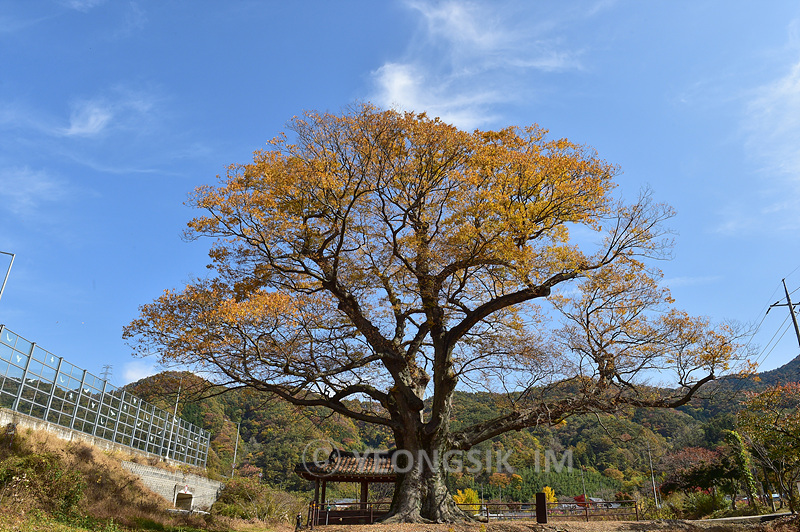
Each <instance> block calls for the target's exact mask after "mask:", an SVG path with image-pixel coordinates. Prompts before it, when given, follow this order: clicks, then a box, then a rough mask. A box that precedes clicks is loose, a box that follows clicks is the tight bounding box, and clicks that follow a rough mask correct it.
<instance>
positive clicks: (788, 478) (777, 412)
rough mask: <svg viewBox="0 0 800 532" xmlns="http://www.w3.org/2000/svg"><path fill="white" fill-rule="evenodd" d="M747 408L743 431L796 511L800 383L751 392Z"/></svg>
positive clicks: (743, 414) (799, 470) (741, 416)
mask: <svg viewBox="0 0 800 532" xmlns="http://www.w3.org/2000/svg"><path fill="white" fill-rule="evenodd" d="M743 406H744V410H742V411H741V412H739V416H738V424H739V429H740V431H741V432H742V433H743V435H744V437H745V439H746V440H747V442H748V443H749V444H750V446H751V448H752V449H753V457H754V458H755V459H756V461H757V462H758V463H759V464H760V465H761V466H762V468H763V469H764V471H767V472H770V473H771V474H772V476H773V479H774V480H775V481H776V484H777V485H778V486H779V487H780V489H781V492H782V494H784V495H787V496H789V506H790V508H791V510H792V512H794V511H795V509H796V508H797V501H796V498H795V496H794V495H793V492H794V484H795V483H796V482H797V480H798V479H800V383H797V382H791V383H787V384H778V385H774V386H770V387H769V388H767V389H766V390H764V391H762V392H760V393H750V394H748V397H747V399H745V401H744V402H743ZM767 480H769V479H767Z"/></svg>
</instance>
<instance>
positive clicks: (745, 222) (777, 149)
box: [717, 52, 800, 234]
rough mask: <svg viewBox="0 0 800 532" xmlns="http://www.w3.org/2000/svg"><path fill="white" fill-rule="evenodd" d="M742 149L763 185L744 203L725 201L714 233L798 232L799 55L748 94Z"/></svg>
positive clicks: (799, 191)
mask: <svg viewBox="0 0 800 532" xmlns="http://www.w3.org/2000/svg"><path fill="white" fill-rule="evenodd" d="M743 133H744V136H745V142H744V146H745V150H746V153H747V154H748V155H749V156H750V158H751V159H753V160H754V161H755V162H756V164H758V165H759V167H760V174H761V177H762V185H761V187H760V191H759V193H758V194H757V195H752V196H751V197H748V198H747V201H746V202H741V203H739V204H737V205H729V206H728V207H727V208H726V212H725V213H724V216H723V222H722V223H721V224H720V226H718V227H717V231H718V232H720V233H723V234H740V233H742V232H754V231H761V230H763V229H764V228H766V227H768V228H769V229H770V230H771V231H773V232H774V231H780V232H785V231H797V230H798V229H800V219H798V217H797V214H796V211H797V206H796V204H795V203H796V202H794V201H793V198H796V197H797V196H798V195H800V149H798V146H800V59H798V58H797V53H796V52H795V59H794V62H793V63H792V64H791V65H790V66H789V67H788V68H787V69H786V71H785V75H783V76H781V77H779V78H777V79H774V80H772V81H769V82H767V83H765V84H763V85H761V86H759V87H757V88H756V89H755V90H753V91H751V92H750V93H749V98H747V101H746V104H745V116H744V123H743Z"/></svg>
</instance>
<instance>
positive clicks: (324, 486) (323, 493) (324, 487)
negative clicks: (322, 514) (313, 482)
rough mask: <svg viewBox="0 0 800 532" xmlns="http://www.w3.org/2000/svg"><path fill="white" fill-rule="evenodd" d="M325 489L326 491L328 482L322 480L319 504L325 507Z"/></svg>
mask: <svg viewBox="0 0 800 532" xmlns="http://www.w3.org/2000/svg"><path fill="white" fill-rule="evenodd" d="M327 489H328V481H327V480H323V481H322V501H320V504H322V505H323V506H325V500H326V499H325V492H326V491H327Z"/></svg>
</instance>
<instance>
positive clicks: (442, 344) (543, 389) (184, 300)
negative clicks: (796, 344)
mask: <svg viewBox="0 0 800 532" xmlns="http://www.w3.org/2000/svg"><path fill="white" fill-rule="evenodd" d="M288 132H289V135H288V136H287V135H282V136H279V137H277V138H276V139H274V140H273V141H271V143H270V145H269V149H267V150H264V151H259V152H257V153H255V156H254V160H253V162H252V163H250V164H244V165H234V166H231V167H230V168H229V170H228V172H227V175H226V176H224V177H221V178H219V181H220V183H219V185H218V186H204V187H200V188H198V189H197V190H196V191H195V193H194V195H193V196H192V199H191V203H192V204H193V205H194V206H196V207H198V208H200V209H203V210H204V211H205V214H204V215H202V216H200V217H198V218H196V219H194V220H193V221H191V222H190V223H189V230H188V234H189V236H190V237H212V238H213V239H215V243H214V245H213V247H212V249H211V251H210V256H211V258H212V259H213V264H212V265H211V266H210V267H211V268H212V270H213V272H214V273H213V274H212V275H210V276H209V277H208V278H206V279H198V280H196V281H193V282H191V283H190V284H189V285H188V286H186V287H185V288H183V289H181V290H178V291H167V292H166V293H165V294H164V295H163V296H161V297H160V298H159V299H158V300H156V301H155V302H153V303H151V304H147V305H144V306H143V307H142V309H141V316H140V317H139V318H138V319H136V320H135V321H133V322H132V323H131V324H130V325H129V326H128V327H127V328H126V330H125V333H124V334H125V336H126V337H127V338H129V339H131V342H132V343H133V344H134V345H135V346H136V347H137V348H138V349H140V350H141V351H142V352H143V353H145V354H148V353H153V352H156V351H157V352H160V356H161V357H162V359H163V361H164V362H173V363H178V364H181V365H183V366H184V367H193V368H196V369H197V370H198V371H201V372H203V374H205V375H213V376H214V377H215V379H216V382H217V383H218V384H221V385H226V386H247V387H250V388H253V389H256V390H260V391H263V392H268V393H270V394H273V395H275V396H278V397H280V398H283V399H284V400H286V401H288V402H290V403H292V404H294V405H298V406H300V407H325V408H327V409H330V410H331V411H333V412H337V413H339V414H341V415H343V416H348V417H350V418H353V419H355V420H359V421H361V422H366V423H374V424H378V425H383V426H385V427H388V428H389V429H390V430H391V431H392V433H393V435H394V440H395V444H396V446H397V448H398V449H403V450H407V451H409V452H410V453H411V455H413V456H418V453H419V452H424V453H427V454H428V456H434V455H435V454H436V453H437V452H438V455H439V456H442V455H443V454H444V453H445V452H446V451H448V450H468V449H470V448H472V447H473V446H475V445H476V444H478V443H480V442H483V441H485V440H487V439H490V438H493V437H495V436H497V435H499V434H502V433H505V432H508V431H514V430H520V429H523V428H526V427H532V426H536V425H540V424H551V423H557V422H560V421H562V420H564V419H565V418H567V417H569V416H571V415H574V414H579V413H588V412H615V411H619V410H620V409H625V408H630V407H667V408H669V407H677V406H680V405H682V404H685V403H686V402H687V401H689V399H690V398H691V397H692V396H693V395H694V394H695V393H696V392H697V391H698V390H699V388H700V387H701V386H702V385H703V384H705V383H707V382H709V381H711V380H713V379H714V378H715V377H718V376H720V375H721V374H723V373H725V372H727V371H729V370H731V368H732V364H733V362H734V360H735V359H737V357H738V356H739V352H740V350H739V347H738V346H737V344H736V340H735V334H734V331H733V330H731V329H730V328H728V327H725V326H719V327H712V326H711V325H709V323H708V322H707V320H705V319H700V318H693V317H690V316H688V315H686V314H685V313H683V312H680V311H678V310H675V309H673V308H671V305H672V300H671V298H670V295H669V293H668V291H667V289H666V288H664V287H663V286H661V285H660V284H659V282H660V272H659V271H658V270H657V269H656V268H654V267H653V265H652V263H653V259H663V258H665V257H666V256H667V254H668V252H669V246H670V244H671V238H670V233H669V232H668V231H667V230H666V229H665V228H664V226H663V222H664V221H665V220H667V219H668V218H669V217H670V216H671V215H672V210H671V209H670V208H669V207H667V206H664V205H661V204H658V203H656V202H655V201H653V199H652V197H651V194H650V193H649V192H644V193H642V194H641V195H640V196H639V197H638V199H637V200H635V201H633V202H629V203H626V202H624V201H622V200H620V199H615V198H614V197H613V196H612V194H611V192H612V189H613V188H614V186H615V184H614V181H613V179H614V177H615V174H616V173H617V171H618V170H617V168H615V167H614V166H612V165H610V164H608V163H606V162H605V161H603V160H601V159H600V158H598V156H597V155H596V153H595V152H594V151H593V150H591V149H589V148H586V147H583V146H579V145H576V144H573V143H571V142H569V141H568V140H566V139H560V140H548V139H547V138H546V136H545V134H546V131H544V130H543V129H541V128H539V127H537V126H532V127H526V128H515V127H509V128H506V129H502V130H499V131H474V132H472V133H469V132H465V131H461V130H459V129H457V128H455V127H453V126H451V125H448V124H446V123H444V122H442V121H441V120H439V119H435V118H430V117H428V116H426V115H425V114H416V113H411V112H406V113H403V112H397V111H384V110H380V109H378V108H375V107H373V106H371V105H369V104H363V105H354V106H352V107H351V108H349V109H348V110H346V111H345V112H344V113H342V114H329V113H314V112H309V113H306V114H305V115H303V116H301V117H296V118H294V119H293V120H292V121H291V123H290V125H289V127H288ZM654 378H659V379H661V380H663V381H664V382H668V383H670V384H671V386H670V387H669V388H660V387H655V386H653V385H652V384H654V382H652V380H653V379H654ZM476 387H484V388H489V389H492V390H495V391H502V392H505V395H504V396H503V397H505V399H504V400H503V401H500V402H499V403H498V406H497V412H496V416H495V417H493V418H492V419H489V420H486V421H483V422H481V423H478V424H475V425H473V426H468V427H464V428H460V429H459V430H454V429H452V428H451V423H452V412H453V394H454V391H455V390H456V389H457V388H460V389H470V388H473V389H474V388H476ZM430 465H431V464H429V463H428V462H426V461H424V460H423V461H414V463H413V467H412V468H411V469H410V470H409V471H407V472H405V473H402V474H400V475H399V476H398V480H397V485H396V489H395V496H394V500H393V502H392V511H391V517H390V519H393V520H397V521H419V520H431V521H440V522H442V521H453V520H455V519H463V518H464V514H463V512H461V511H460V510H458V508H457V507H456V506H455V504H454V502H453V499H452V497H450V495H449V494H448V493H447V489H446V487H445V483H444V474H445V470H444V468H443V464H442V463H441V462H440V463H438V464H434V466H433V467H430Z"/></svg>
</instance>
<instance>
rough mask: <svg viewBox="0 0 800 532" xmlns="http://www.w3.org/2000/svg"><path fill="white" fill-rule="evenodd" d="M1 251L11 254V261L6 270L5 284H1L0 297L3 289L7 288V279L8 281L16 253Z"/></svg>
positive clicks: (4, 253) (0, 297)
mask: <svg viewBox="0 0 800 532" xmlns="http://www.w3.org/2000/svg"><path fill="white" fill-rule="evenodd" d="M0 253H2V254H3V255H10V256H11V262H10V263H9V264H8V270H7V271H6V277H5V279H3V285H2V286H0V299H2V297H3V290H5V289H6V281H8V276H9V274H10V273H11V267H12V266H13V265H14V256H15V255H14V254H13V253H9V252H7V251H0Z"/></svg>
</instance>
